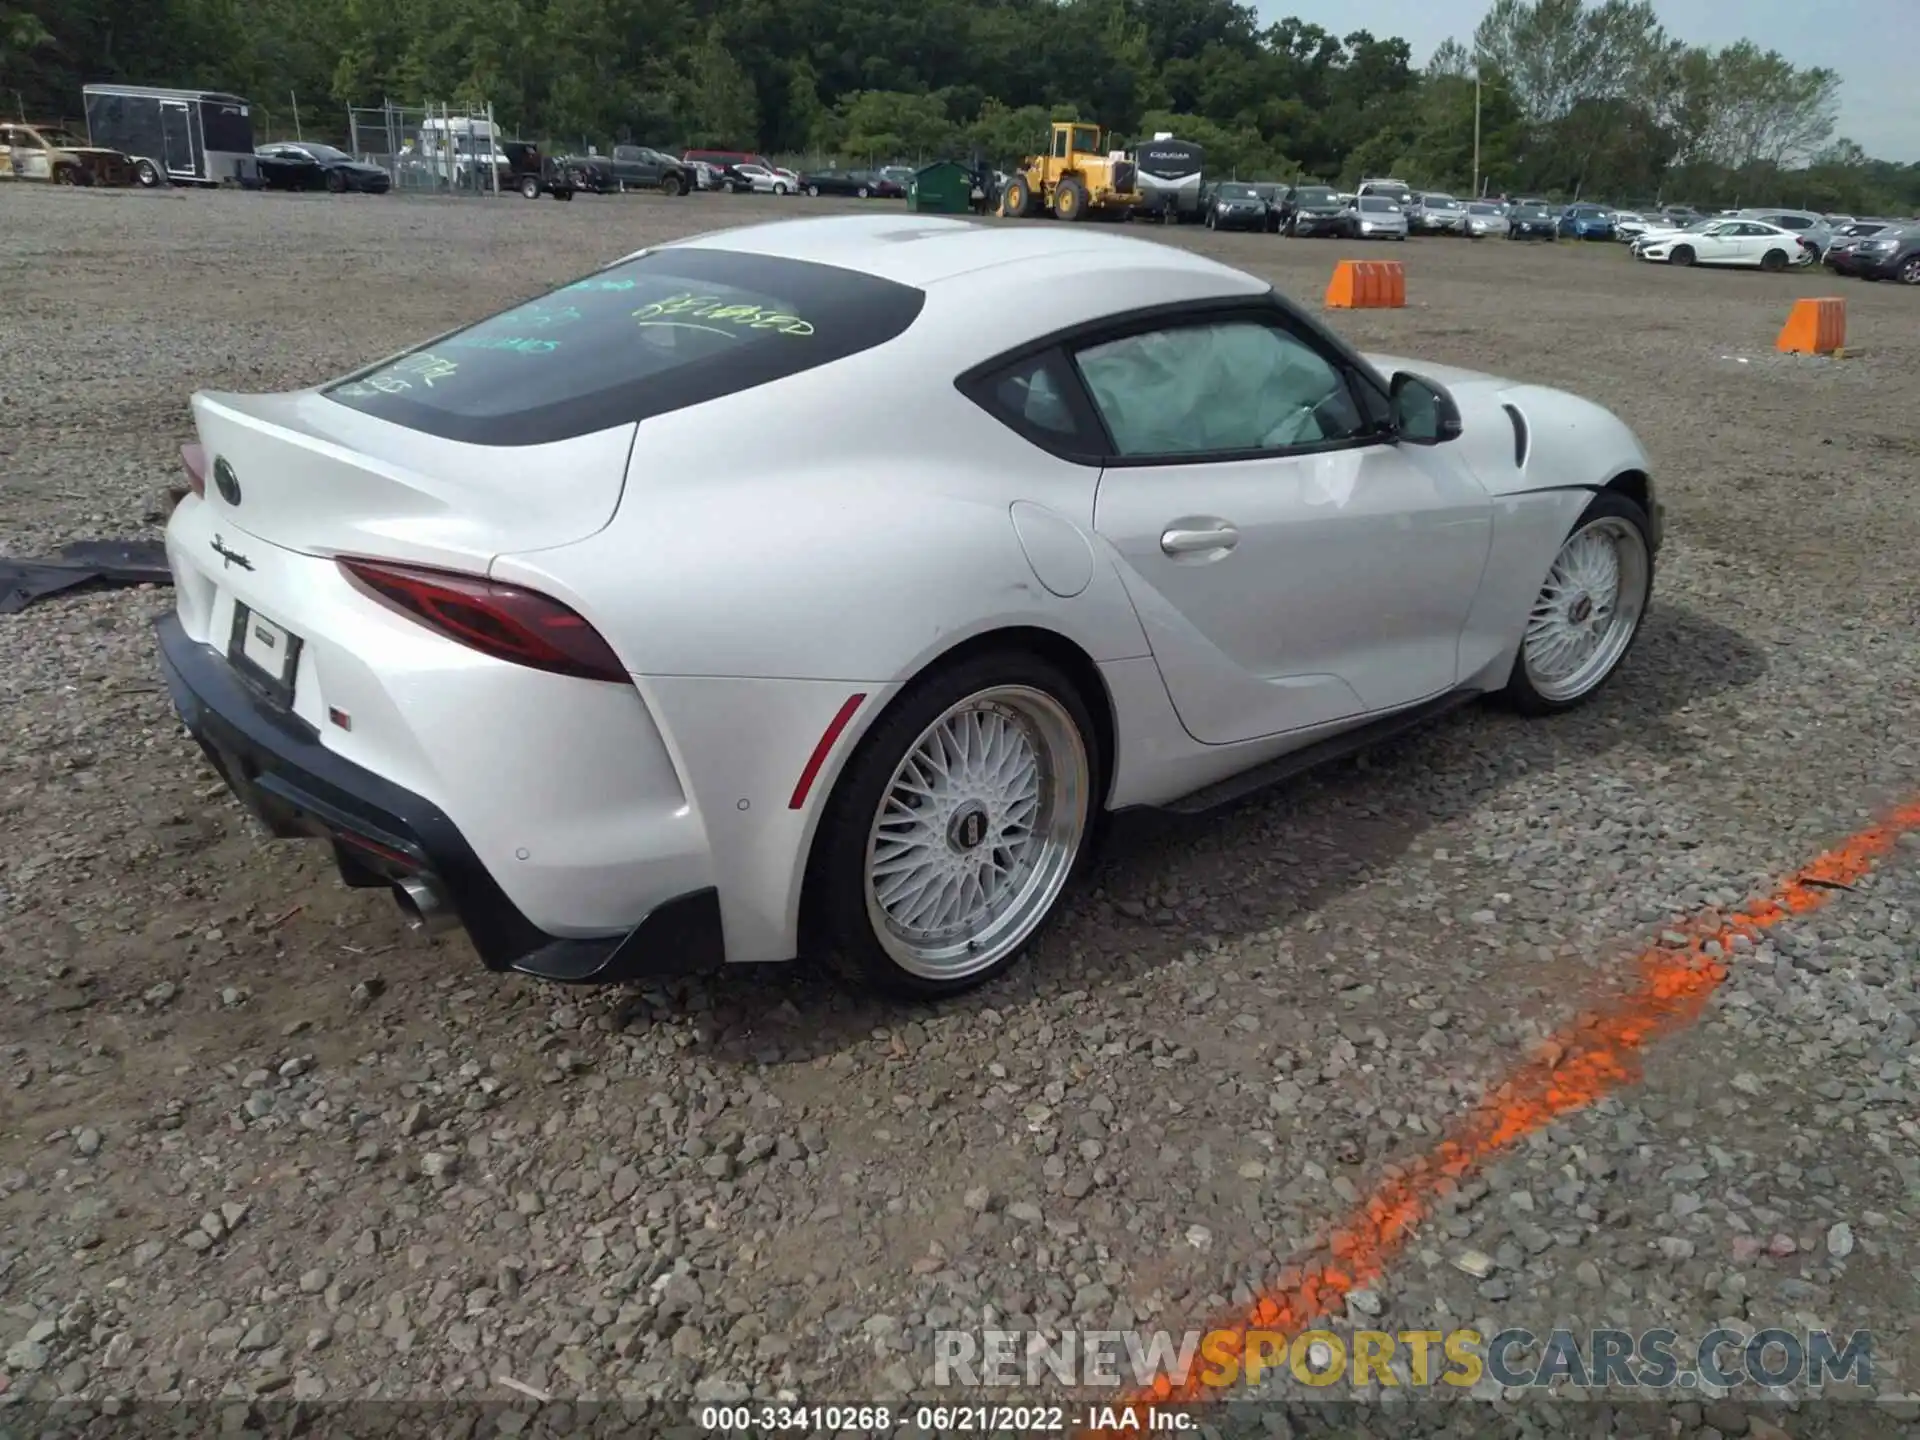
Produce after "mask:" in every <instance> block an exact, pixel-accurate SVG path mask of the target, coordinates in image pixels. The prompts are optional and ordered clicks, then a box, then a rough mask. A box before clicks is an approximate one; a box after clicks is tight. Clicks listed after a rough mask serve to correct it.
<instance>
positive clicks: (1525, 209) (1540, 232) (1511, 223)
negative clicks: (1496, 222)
mask: <svg viewBox="0 0 1920 1440" xmlns="http://www.w3.org/2000/svg"><path fill="white" fill-rule="evenodd" d="M1559 233H1560V222H1559V221H1558V220H1557V219H1555V217H1554V213H1553V211H1551V210H1550V209H1548V208H1547V205H1546V202H1544V201H1541V200H1516V201H1514V202H1513V208H1512V209H1510V210H1509V211H1508V212H1507V238H1508V239H1509V240H1551V239H1553V238H1554V237H1555V236H1556V235H1558V234H1559Z"/></svg>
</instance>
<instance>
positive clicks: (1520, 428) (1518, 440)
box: [1500, 404, 1532, 470]
mask: <svg viewBox="0 0 1920 1440" xmlns="http://www.w3.org/2000/svg"><path fill="white" fill-rule="evenodd" d="M1500 408H1501V409H1502V410H1504V411H1506V412H1507V419H1509V420H1511V421H1512V422H1513V468H1514V469H1516V470H1524V469H1526V468H1527V449H1528V446H1529V443H1530V441H1531V438H1532V437H1531V436H1530V435H1529V434H1528V433H1527V417H1526V416H1524V415H1522V414H1521V413H1520V407H1519V406H1517V405H1508V404H1502V405H1501V407H1500Z"/></svg>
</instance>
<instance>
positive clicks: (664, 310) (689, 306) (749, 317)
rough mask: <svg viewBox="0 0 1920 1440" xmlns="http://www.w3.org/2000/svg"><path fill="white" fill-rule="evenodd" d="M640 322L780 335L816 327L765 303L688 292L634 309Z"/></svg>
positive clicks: (800, 332)
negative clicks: (691, 325)
mask: <svg viewBox="0 0 1920 1440" xmlns="http://www.w3.org/2000/svg"><path fill="white" fill-rule="evenodd" d="M633 318H634V319H635V320H638V321H639V322H640V323H641V324H643V325H644V324H674V323H687V324H691V323H694V322H701V323H703V324H705V325H707V326H721V325H727V326H735V327H738V328H739V329H742V330H772V331H776V332H777V333H779V334H781V335H811V334H813V326H811V325H809V324H808V323H807V322H806V321H804V320H802V319H801V318H800V317H799V316H798V315H789V314H786V313H785V312H783V311H779V310H769V309H768V308H767V307H766V306H764V305H740V304H735V303H732V302H730V301H727V300H723V299H721V297H720V296H718V295H696V294H693V293H692V292H687V293H684V294H680V295H670V296H668V297H667V298H666V299H665V300H655V301H653V302H652V303H651V304H647V305H642V306H641V307H640V308H639V309H638V310H635V311H634V312H633Z"/></svg>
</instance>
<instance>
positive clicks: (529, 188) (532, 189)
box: [520, 175, 540, 200]
mask: <svg viewBox="0 0 1920 1440" xmlns="http://www.w3.org/2000/svg"><path fill="white" fill-rule="evenodd" d="M520 193H521V194H522V195H524V196H526V197H527V199H529V200H538V199H539V198H540V177H539V176H538V175H529V176H527V178H526V179H524V180H522V181H521V182H520Z"/></svg>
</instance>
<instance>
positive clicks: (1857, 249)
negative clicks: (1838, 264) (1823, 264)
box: [1842, 221, 1920, 285]
mask: <svg viewBox="0 0 1920 1440" xmlns="http://www.w3.org/2000/svg"><path fill="white" fill-rule="evenodd" d="M1852 255H1853V258H1852V261H1851V262H1850V265H1849V268H1848V269H1847V270H1845V271H1844V272H1842V273H1844V274H1849V275H1855V276H1858V277H1859V278H1860V279H1862V280H1898V281H1899V282H1900V283H1901V284H1902V285H1920V221H1907V222H1905V223H1903V224H1898V225H1889V226H1888V227H1887V228H1886V229H1884V230H1881V231H1879V232H1877V233H1875V234H1873V235H1868V236H1866V237H1864V238H1863V239H1861V240H1860V241H1859V242H1858V243H1857V244H1855V245H1854V247H1853V251H1852Z"/></svg>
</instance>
